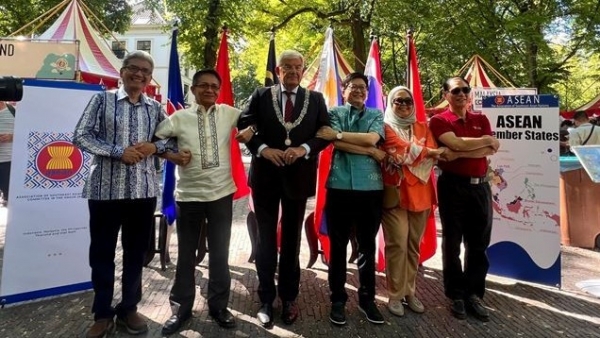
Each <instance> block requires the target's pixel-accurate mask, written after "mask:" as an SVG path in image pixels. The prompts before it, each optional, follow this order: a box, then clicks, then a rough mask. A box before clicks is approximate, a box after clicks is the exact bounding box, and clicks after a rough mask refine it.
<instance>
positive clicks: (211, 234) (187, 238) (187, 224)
mask: <svg viewBox="0 0 600 338" xmlns="http://www.w3.org/2000/svg"><path fill="white" fill-rule="evenodd" d="M232 212H233V194H231V195H228V196H225V197H223V198H220V199H218V200H216V201H211V202H177V243H178V253H177V271H176V272H175V283H174V284H173V288H172V289H171V297H170V298H169V300H170V301H171V303H177V304H179V309H178V313H179V314H185V313H188V312H191V311H192V307H193V305H194V299H195V296H196V279H195V277H194V275H195V272H196V249H197V248H198V239H199V238H200V230H201V226H202V224H203V220H206V225H205V226H206V236H207V239H208V250H209V257H208V309H209V311H210V313H216V312H218V311H220V310H223V309H225V308H227V303H228V302H229V289H230V287H231V275H230V274H229V241H230V239H231V221H232Z"/></svg>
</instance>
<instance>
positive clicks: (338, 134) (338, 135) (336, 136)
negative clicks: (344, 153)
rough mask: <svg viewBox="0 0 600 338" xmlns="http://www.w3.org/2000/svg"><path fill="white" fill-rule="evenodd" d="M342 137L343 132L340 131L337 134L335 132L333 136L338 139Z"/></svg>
mask: <svg viewBox="0 0 600 338" xmlns="http://www.w3.org/2000/svg"><path fill="white" fill-rule="evenodd" d="M343 137H344V134H342V132H341V131H340V132H338V133H337V134H335V138H336V139H338V140H341V139H342V138H343Z"/></svg>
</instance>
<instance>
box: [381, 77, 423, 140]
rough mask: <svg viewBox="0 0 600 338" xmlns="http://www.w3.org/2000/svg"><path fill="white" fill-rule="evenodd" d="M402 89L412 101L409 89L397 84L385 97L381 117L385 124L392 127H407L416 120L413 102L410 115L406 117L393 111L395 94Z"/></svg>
mask: <svg viewBox="0 0 600 338" xmlns="http://www.w3.org/2000/svg"><path fill="white" fill-rule="evenodd" d="M401 90H404V91H406V92H407V93H408V95H409V96H410V98H411V100H413V101H414V99H413V95H412V92H411V91H410V89H408V88H407V87H404V86H397V87H394V88H393V89H392V90H390V92H389V94H388V97H387V107H386V108H385V115H384V117H383V121H384V122H386V123H387V124H389V125H391V126H392V127H393V128H394V129H408V127H410V126H412V125H413V123H415V122H416V121H417V117H416V115H415V105H414V103H413V105H412V109H411V112H410V115H408V116H407V117H400V116H398V115H396V113H394V102H393V101H394V98H395V97H396V94H397V93H398V92H399V91H401Z"/></svg>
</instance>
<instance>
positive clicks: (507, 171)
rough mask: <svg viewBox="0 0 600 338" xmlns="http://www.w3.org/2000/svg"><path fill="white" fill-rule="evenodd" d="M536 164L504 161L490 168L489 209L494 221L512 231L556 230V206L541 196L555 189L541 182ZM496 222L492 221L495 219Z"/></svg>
mask: <svg viewBox="0 0 600 338" xmlns="http://www.w3.org/2000/svg"><path fill="white" fill-rule="evenodd" d="M543 170H544V168H543V166H542V165H540V164H525V163H522V162H517V161H514V162H513V161H511V162H509V161H504V163H496V164H495V166H492V167H491V175H493V176H492V177H493V178H492V180H491V185H492V206H493V208H494V211H495V215H494V216H495V218H500V219H502V220H503V222H500V223H499V222H494V224H495V225H500V224H502V223H503V225H504V226H507V225H508V226H509V227H511V228H512V229H513V230H522V231H528V232H529V231H535V232H550V233H558V232H559V231H560V229H559V227H560V216H559V215H558V210H559V208H558V205H556V202H554V201H553V200H549V199H545V198H544V196H552V195H553V193H554V191H556V189H558V185H557V183H558V182H556V183H554V182H552V183H549V182H544V180H543V179H544V175H543V173H542V171H543ZM495 221H496V220H495Z"/></svg>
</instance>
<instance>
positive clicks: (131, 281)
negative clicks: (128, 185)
mask: <svg viewBox="0 0 600 338" xmlns="http://www.w3.org/2000/svg"><path fill="white" fill-rule="evenodd" d="M88 206H89V210H90V267H91V268H92V285H93V287H94V304H93V305H92V312H93V313H94V320H98V319H102V318H113V317H114V316H115V314H116V315H117V316H118V317H123V316H125V315H127V314H128V313H130V312H134V311H137V304H138V303H139V301H140V300H141V299H142V265H143V263H144V256H145V255H146V251H147V250H148V242H149V239H150V234H151V229H152V222H154V210H155V209H156V198H143V199H129V200H112V201H96V200H88ZM120 229H121V245H122V247H123V276H122V278H121V280H122V281H121V284H122V300H121V302H120V303H119V304H118V305H117V306H116V309H113V308H112V307H111V303H112V298H113V294H114V286H115V249H116V246H117V238H118V235H119V230H120Z"/></svg>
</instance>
